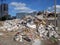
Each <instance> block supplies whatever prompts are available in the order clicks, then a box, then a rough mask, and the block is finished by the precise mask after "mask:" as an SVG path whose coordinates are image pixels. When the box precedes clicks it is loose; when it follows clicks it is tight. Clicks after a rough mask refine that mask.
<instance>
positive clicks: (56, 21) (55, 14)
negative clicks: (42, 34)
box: [54, 0, 57, 28]
mask: <svg viewBox="0 0 60 45" xmlns="http://www.w3.org/2000/svg"><path fill="white" fill-rule="evenodd" d="M54 10H55V28H56V27H57V18H56V0H54Z"/></svg>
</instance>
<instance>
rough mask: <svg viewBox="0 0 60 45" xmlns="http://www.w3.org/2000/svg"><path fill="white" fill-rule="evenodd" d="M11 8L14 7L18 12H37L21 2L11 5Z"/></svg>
mask: <svg viewBox="0 0 60 45" xmlns="http://www.w3.org/2000/svg"><path fill="white" fill-rule="evenodd" d="M10 5H11V6H13V7H14V10H15V11H18V12H28V13H30V12H33V11H35V10H32V9H31V8H29V7H27V6H26V4H25V3H21V2H11V3H10Z"/></svg>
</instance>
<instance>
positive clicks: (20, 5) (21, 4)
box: [0, 0, 60, 16]
mask: <svg viewBox="0 0 60 45" xmlns="http://www.w3.org/2000/svg"><path fill="white" fill-rule="evenodd" d="M56 2H57V3H56V5H57V6H58V7H60V0H56ZM0 3H1V2H0ZM6 3H8V4H9V14H10V15H13V16H15V15H16V13H18V12H33V11H43V10H46V9H50V8H52V7H53V6H54V0H6Z"/></svg>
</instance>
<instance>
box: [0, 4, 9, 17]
mask: <svg viewBox="0 0 60 45" xmlns="http://www.w3.org/2000/svg"><path fill="white" fill-rule="evenodd" d="M5 15H8V4H5V3H4V4H0V18H1V17H3V16H5Z"/></svg>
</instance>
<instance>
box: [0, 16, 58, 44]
mask: <svg viewBox="0 0 60 45" xmlns="http://www.w3.org/2000/svg"><path fill="white" fill-rule="evenodd" d="M36 20H37V21H38V22H36ZM35 22H36V23H35ZM0 31H8V32H15V31H16V32H17V33H16V34H15V36H14V38H13V39H14V40H15V41H19V42H23V40H26V41H28V42H31V41H34V43H33V44H32V45H40V44H41V43H40V42H39V41H40V40H39V39H47V38H50V37H52V36H54V37H56V38H58V37H59V35H58V33H56V31H55V26H54V25H53V24H52V23H51V24H49V25H47V26H46V23H45V21H42V20H40V21H39V19H36V18H33V19H32V18H30V17H29V18H27V17H26V18H24V19H21V20H20V19H13V20H6V21H4V24H3V26H1V27H0ZM36 35H37V36H38V37H39V38H38V37H37V38H38V39H37V38H36V39H35V37H36Z"/></svg>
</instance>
